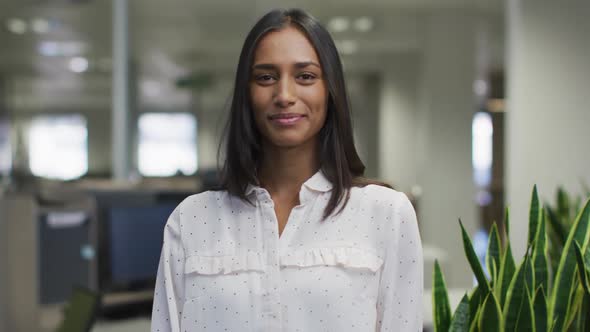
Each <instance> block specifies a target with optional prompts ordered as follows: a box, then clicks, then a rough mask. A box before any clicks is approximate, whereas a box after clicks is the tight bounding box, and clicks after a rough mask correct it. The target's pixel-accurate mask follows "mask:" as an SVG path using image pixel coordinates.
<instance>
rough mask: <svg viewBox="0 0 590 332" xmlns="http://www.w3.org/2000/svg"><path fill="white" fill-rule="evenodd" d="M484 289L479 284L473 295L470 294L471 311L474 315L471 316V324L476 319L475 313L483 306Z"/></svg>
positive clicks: (470, 324)
mask: <svg viewBox="0 0 590 332" xmlns="http://www.w3.org/2000/svg"><path fill="white" fill-rule="evenodd" d="M484 292H486V291H484V290H483V289H482V287H481V286H479V285H477V286H475V288H474V289H473V291H472V292H471V296H469V312H470V313H472V315H471V316H470V317H469V326H472V325H473V321H474V320H475V319H476V316H475V315H474V314H473V313H477V310H479V308H480V307H481V305H482V304H483V300H484Z"/></svg>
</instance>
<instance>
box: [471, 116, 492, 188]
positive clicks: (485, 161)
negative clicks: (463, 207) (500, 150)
mask: <svg viewBox="0 0 590 332" xmlns="http://www.w3.org/2000/svg"><path fill="white" fill-rule="evenodd" d="M493 133H494V129H493V126H492V117H491V116H490V114H488V113H486V112H477V113H476V114H475V116H474V117H473V127H472V135H473V137H472V139H473V140H472V149H473V151H472V158H473V177H474V181H475V183H476V184H477V186H479V187H487V186H488V185H489V184H490V182H491V180H492V135H493Z"/></svg>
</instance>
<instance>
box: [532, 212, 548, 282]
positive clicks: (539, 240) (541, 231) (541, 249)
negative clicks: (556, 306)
mask: <svg viewBox="0 0 590 332" xmlns="http://www.w3.org/2000/svg"><path fill="white" fill-rule="evenodd" d="M539 218H540V220H539V228H538V231H537V236H536V237H535V246H534V247H535V249H534V251H533V264H532V266H534V276H535V284H534V287H532V288H531V289H538V288H539V286H543V289H549V266H548V265H549V262H548V260H547V232H546V231H545V216H544V212H543V210H541V213H540V216H539Z"/></svg>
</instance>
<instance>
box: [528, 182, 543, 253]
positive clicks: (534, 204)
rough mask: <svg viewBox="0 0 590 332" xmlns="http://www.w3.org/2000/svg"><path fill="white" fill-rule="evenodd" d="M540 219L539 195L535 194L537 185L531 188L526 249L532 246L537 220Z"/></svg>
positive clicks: (535, 235) (535, 234) (537, 224)
mask: <svg viewBox="0 0 590 332" xmlns="http://www.w3.org/2000/svg"><path fill="white" fill-rule="evenodd" d="M540 217H541V207H540V204H539V195H538V194H537V185H534V186H533V197H532V198H531V206H530V210H529V238H528V242H527V247H530V246H531V245H533V242H534V241H535V238H536V237H537V229H538V226H539V219H540Z"/></svg>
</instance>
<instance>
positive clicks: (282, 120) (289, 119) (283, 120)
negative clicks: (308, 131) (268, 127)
mask: <svg viewBox="0 0 590 332" xmlns="http://www.w3.org/2000/svg"><path fill="white" fill-rule="evenodd" d="M304 117H305V115H303V114H297V113H276V114H271V115H269V117H268V118H269V119H270V121H272V123H274V124H276V125H279V126H292V125H295V124H296V123H298V122H299V121H300V120H301V119H303V118H304Z"/></svg>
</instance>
